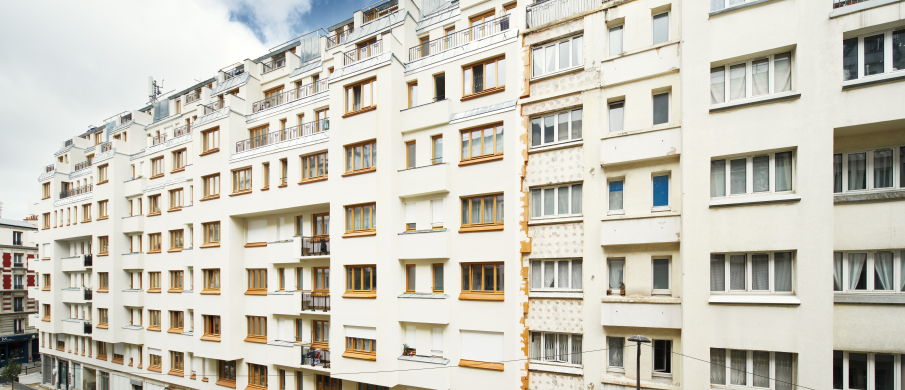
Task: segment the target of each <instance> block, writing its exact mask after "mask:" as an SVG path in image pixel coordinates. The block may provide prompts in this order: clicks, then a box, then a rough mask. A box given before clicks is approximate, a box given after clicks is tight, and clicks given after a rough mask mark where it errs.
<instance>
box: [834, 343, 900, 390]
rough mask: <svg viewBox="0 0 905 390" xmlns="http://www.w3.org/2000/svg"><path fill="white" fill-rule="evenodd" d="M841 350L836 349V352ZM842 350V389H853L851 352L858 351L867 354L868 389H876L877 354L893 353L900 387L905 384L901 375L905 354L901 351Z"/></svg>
mask: <svg viewBox="0 0 905 390" xmlns="http://www.w3.org/2000/svg"><path fill="white" fill-rule="evenodd" d="M836 351H839V350H835V351H833V352H836ZM839 352H842V390H849V389H851V388H850V387H848V386H849V375H848V374H849V369H850V367H849V354H852V353H857V354H865V355H867V390H875V389H876V382H875V381H876V380H875V378H876V377H877V371H876V369H877V364H876V363H877V355H893V357H894V358H895V360H894V361H893V362H894V363H893V372H895V373H896V374H898V375H894V376H898V377H899V378H898V379H899V381H898V382H899V387H898V388H899V389H901V388H902V387H903V386H905V378H902V377H901V374H900V373H901V372H903V369H902V366H903V365H905V355H903V354H901V353H895V352H891V353H880V352H861V351H839Z"/></svg>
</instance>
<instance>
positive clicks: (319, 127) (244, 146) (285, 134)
mask: <svg viewBox="0 0 905 390" xmlns="http://www.w3.org/2000/svg"><path fill="white" fill-rule="evenodd" d="M327 130H330V118H327V119H321V120H317V121H311V122H308V123H303V124H301V125H298V126H293V127H290V128H287V129H285V130H279V131H276V132H273V133H267V134H264V135H259V136H257V137H252V138H249V139H246V140H242V141H239V142H236V153H241V152H244V151H246V150H251V149H255V148H260V147H264V146H267V145H272V144H275V143H278V142H283V141H288V140H291V139H295V138H303V137H308V136H311V135H314V134H317V133H322V132H326V131H327Z"/></svg>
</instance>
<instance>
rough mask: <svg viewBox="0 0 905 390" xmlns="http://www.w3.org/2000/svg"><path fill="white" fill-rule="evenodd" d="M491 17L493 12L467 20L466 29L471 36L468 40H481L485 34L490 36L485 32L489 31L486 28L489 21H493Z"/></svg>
mask: <svg viewBox="0 0 905 390" xmlns="http://www.w3.org/2000/svg"><path fill="white" fill-rule="evenodd" d="M493 16H494V11H490V12H488V13H486V14H483V15H478V16H474V17H472V18H471V19H469V23H468V27H469V30H471V35H472V36H471V37H469V40H475V39H480V38H483V37H484V36H485V34H490V31H485V30H489V28H488V27H490V25H488V24H487V23H490V22H491V20H493Z"/></svg>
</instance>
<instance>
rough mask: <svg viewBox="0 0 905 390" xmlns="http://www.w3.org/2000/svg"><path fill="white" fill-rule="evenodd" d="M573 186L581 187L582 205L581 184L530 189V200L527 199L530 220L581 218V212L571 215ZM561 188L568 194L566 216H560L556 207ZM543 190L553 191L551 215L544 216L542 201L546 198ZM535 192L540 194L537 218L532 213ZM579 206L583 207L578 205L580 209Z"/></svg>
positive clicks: (582, 188) (545, 192) (582, 187)
mask: <svg viewBox="0 0 905 390" xmlns="http://www.w3.org/2000/svg"><path fill="white" fill-rule="evenodd" d="M575 186H581V191H582V196H581V198H582V203H584V185H583V183H572V184H560V185H556V186H546V187H537V188H532V189H531V192H530V198H529V201H530V202H531V205H530V210H529V213H530V214H531V220H542V219H551V218H563V217H575V216H581V215H582V213H581V212H580V213H578V214H573V213H572V206H573V202H572V194H573V192H572V190H573V188H574V187H575ZM563 188H565V189H566V190H565V191H566V192H568V196H569V205H568V208H569V212H568V213H566V214H560V213H559V207H558V206H559V204H558V202H557V200H558V199H559V196H558V194H559V192H560V191H562V190H563ZM545 190H553V211H554V213H553V214H551V215H545V214H544V200H545V199H546V197H547V191H545ZM535 191H538V192H539V193H540V208H541V210H540V213H541V215H539V216H538V215H533V213H534V194H535ZM581 206H584V205H583V204H579V208H581ZM583 211H584V209H583V208H582V212H583Z"/></svg>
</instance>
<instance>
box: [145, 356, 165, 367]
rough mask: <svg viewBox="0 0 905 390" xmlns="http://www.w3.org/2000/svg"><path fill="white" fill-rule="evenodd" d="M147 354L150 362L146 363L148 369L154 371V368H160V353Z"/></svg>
mask: <svg viewBox="0 0 905 390" xmlns="http://www.w3.org/2000/svg"><path fill="white" fill-rule="evenodd" d="M149 356H150V358H151V362H150V363H149V364H148V369H149V370H152V371H155V370H153V369H155V368H156V369H158V370H159V369H161V368H162V367H161V361H162V360H163V359H162V358H161V357H160V355H154V354H150V355H149Z"/></svg>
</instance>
